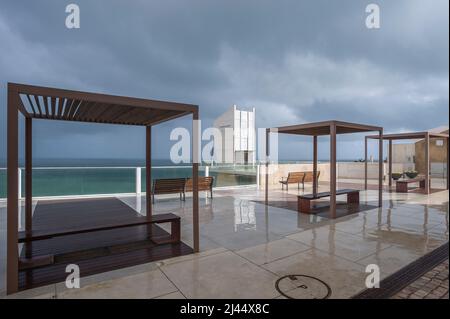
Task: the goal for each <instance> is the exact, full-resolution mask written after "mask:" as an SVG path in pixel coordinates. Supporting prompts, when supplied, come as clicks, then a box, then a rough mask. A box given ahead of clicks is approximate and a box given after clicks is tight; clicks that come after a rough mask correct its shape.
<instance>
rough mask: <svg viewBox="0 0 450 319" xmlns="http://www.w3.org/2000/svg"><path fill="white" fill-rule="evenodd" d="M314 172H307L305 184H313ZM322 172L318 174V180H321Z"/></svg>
mask: <svg viewBox="0 0 450 319" xmlns="http://www.w3.org/2000/svg"><path fill="white" fill-rule="evenodd" d="M313 175H314V174H313V172H305V179H304V180H303V182H304V183H312V181H313ZM319 176H320V171H318V172H317V180H319Z"/></svg>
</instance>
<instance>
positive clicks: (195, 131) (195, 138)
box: [192, 111, 200, 253]
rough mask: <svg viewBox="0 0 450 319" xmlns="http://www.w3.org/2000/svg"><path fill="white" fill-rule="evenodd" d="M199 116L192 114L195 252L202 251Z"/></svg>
mask: <svg viewBox="0 0 450 319" xmlns="http://www.w3.org/2000/svg"><path fill="white" fill-rule="evenodd" d="M198 119H199V114H198V111H195V112H194V113H193V114H192V131H193V134H192V159H193V160H192V186H193V187H192V197H193V198H192V223H193V233H194V234H193V236H194V238H193V240H194V252H195V253H198V252H199V251H200V230H199V216H198V210H199V203H198V163H199V161H200V158H199V151H200V145H199V141H200V126H199V122H198Z"/></svg>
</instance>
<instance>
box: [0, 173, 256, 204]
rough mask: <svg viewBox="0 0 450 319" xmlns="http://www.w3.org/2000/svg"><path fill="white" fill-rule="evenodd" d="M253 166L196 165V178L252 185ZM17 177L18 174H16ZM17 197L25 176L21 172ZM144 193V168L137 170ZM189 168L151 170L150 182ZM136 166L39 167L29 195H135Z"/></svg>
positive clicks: (0, 181) (2, 184)
mask: <svg viewBox="0 0 450 319" xmlns="http://www.w3.org/2000/svg"><path fill="white" fill-rule="evenodd" d="M256 171H257V170H256V166H243V165H239V166H237V165H236V166H233V165H228V166H213V167H208V166H200V167H199V175H200V176H206V175H208V176H214V187H230V186H243V185H255V184H256V180H257V179H256ZM18 174H19V172H18ZM20 175H21V194H22V195H23V194H24V191H25V176H24V172H23V169H21V174H20ZM140 175H141V181H140V183H141V191H142V192H145V185H146V178H145V175H146V174H145V168H141V169H140ZM191 176H192V167H191V166H161V167H152V179H161V178H189V177H191ZM136 183H137V178H136V167H39V168H33V196H36V197H45V196H68V195H95V194H123V193H135V192H136ZM5 197H6V169H4V168H0V198H5Z"/></svg>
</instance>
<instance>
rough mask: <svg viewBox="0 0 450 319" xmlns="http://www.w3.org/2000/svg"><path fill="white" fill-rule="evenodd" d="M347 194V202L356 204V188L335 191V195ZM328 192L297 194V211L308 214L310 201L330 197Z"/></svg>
mask: <svg viewBox="0 0 450 319" xmlns="http://www.w3.org/2000/svg"><path fill="white" fill-rule="evenodd" d="M344 194H347V203H348V204H350V203H352V204H358V203H359V190H356V189H340V190H337V191H336V195H344ZM330 196H331V194H330V192H322V193H317V194H316V195H315V196H314V194H308V195H299V196H297V199H298V211H299V212H301V213H306V214H310V213H311V201H313V200H316V199H319V198H324V197H330Z"/></svg>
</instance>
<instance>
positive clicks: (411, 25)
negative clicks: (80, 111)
mask: <svg viewBox="0 0 450 319" xmlns="http://www.w3.org/2000/svg"><path fill="white" fill-rule="evenodd" d="M72 2H74V3H77V4H79V6H80V9H81V29H79V30H68V29H66V28H65V27H64V20H65V16H66V14H65V13H64V9H65V5H66V4H68V3H69V2H67V3H65V2H64V1H56V0H54V1H2V4H1V10H0V39H1V41H0V49H1V52H2V53H1V55H0V81H1V88H2V90H1V92H0V98H1V101H3V102H5V101H6V95H5V89H6V82H8V81H13V82H25V83H32V84H38V85H49V86H56V87H65V88H71V89H79V90H89V91H100V92H107V93H113V94H121V95H132V96H139V97H147V98H155V99H166V100H174V101H182V102H188V103H194V104H198V105H200V107H201V117H202V119H203V120H204V122H205V123H204V125H210V124H211V123H212V121H213V119H214V118H215V117H217V116H218V115H219V114H221V113H222V112H223V111H224V110H225V109H226V108H228V107H229V106H230V105H232V104H238V105H242V106H255V107H256V109H257V125H258V126H278V125H284V124H293V123H298V122H304V121H316V120H325V119H331V118H337V119H341V120H347V121H356V122H363V123H370V124H377V125H381V126H384V127H385V128H386V130H388V131H401V130H418V129H420V130H423V129H427V128H432V127H435V126H440V125H442V124H448V66H449V65H448V54H449V50H448V1H446V0H433V1H420V0H415V1H406V0H404V1H370V2H375V3H378V4H379V5H380V8H381V24H382V25H381V29H379V30H368V29H367V28H366V27H365V24H364V20H365V18H366V14H365V12H364V10H365V6H366V5H367V4H368V3H369V1H358V0H352V1H350V0H346V1H326V0H320V1H312V0H311V1H297V0H292V1H257V0H253V1H250V0H246V1H242V0H239V1H238V0H231V1H207V0H204V1H196V0H192V1H170V0H169V1H167V0H165V1H72ZM2 105H3V106H2V108H1V113H0V115H1V118H2V122H1V123H0V126H1V133H2V138H1V140H0V147H1V150H2V153H4V150H5V138H4V137H3V136H4V134H3V133H4V132H5V126H6V122H5V121H6V120H5V117H4V115H5V108H4V105H5V103H3V104H2ZM174 125H186V126H187V127H189V122H188V121H187V120H180V121H177V123H175V124H174ZM171 127H173V125H172V124H167V125H163V126H162V127H159V128H158V130H160V136H161V138H162V140H163V141H164V143H159V144H157V150H156V152H157V156H160V157H167V152H168V145H167V143H168V136H169V132H170V128H171ZM35 130H36V140H38V138H39V140H43V141H42V142H37V143H42V144H38V145H37V146H38V147H37V152H40V153H38V154H39V155H40V156H44V155H47V154H48V156H52V155H54V154H52V152H53V151H52V147H54V145H56V146H57V148H58V149H61V148H64V147H65V145H66V144H67V143H71V144H72V145H74V149H73V154H68V156H72V155H76V154H82V153H83V152H84V153H87V154H88V155H89V154H90V155H91V156H100V155H102V154H103V155H104V157H109V156H120V154H121V152H120V151H121V147H122V146H123V149H124V150H125V153H126V154H127V156H130V157H132V156H142V154H143V153H142V148H141V147H140V145H141V144H142V143H143V134H141V130H139V129H131V130H129V129H128V128H122V127H116V126H107V125H105V126H95V125H84V126H83V125H80V124H70V125H67V124H64V125H62V124H61V125H57V126H56V127H53V125H52V126H50V125H45V124H44V123H43V124H40V125H36V127H35ZM53 138H55V139H56V140H53ZM51 141H53V144H52V143H51ZM107 141H115V144H116V145H117V147H114V148H111V147H110V146H109V145H108V144H107V143H106V142H107ZM130 141H132V142H130ZM86 142H89V143H86ZM52 145H53V146H52ZM83 145H84V146H83ZM86 145H88V146H86ZM118 145H121V147H118ZM351 149H352V148H351V147H349V153H350V151H351ZM283 152H284V151H283ZM283 154H284V153H283ZM285 154H286V156H290V155H296V154H298V153H296V152H289V150H288V151H286V152H285ZM88 155H87V156H88Z"/></svg>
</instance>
